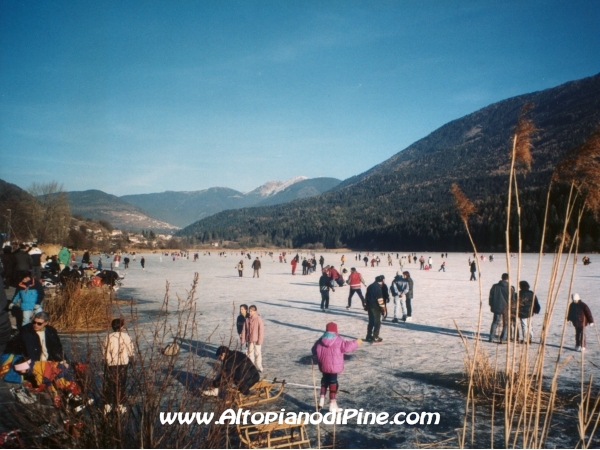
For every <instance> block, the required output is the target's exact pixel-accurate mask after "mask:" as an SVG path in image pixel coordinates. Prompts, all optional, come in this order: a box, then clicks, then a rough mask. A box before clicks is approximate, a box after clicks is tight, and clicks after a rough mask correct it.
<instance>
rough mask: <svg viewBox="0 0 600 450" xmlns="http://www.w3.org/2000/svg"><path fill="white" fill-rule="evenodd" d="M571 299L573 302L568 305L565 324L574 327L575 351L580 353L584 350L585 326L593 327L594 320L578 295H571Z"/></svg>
mask: <svg viewBox="0 0 600 450" xmlns="http://www.w3.org/2000/svg"><path fill="white" fill-rule="evenodd" d="M571 298H572V299H573V301H572V302H571V304H570V305H569V312H568V314H567V322H571V323H572V324H573V326H574V327H575V346H576V348H575V351H576V352H582V351H584V350H585V327H586V326H587V325H589V326H590V327H593V326H594V318H593V317H592V311H590V308H589V307H588V305H586V304H585V303H583V302H582V301H581V298H580V297H579V294H573V295H572V296H571Z"/></svg>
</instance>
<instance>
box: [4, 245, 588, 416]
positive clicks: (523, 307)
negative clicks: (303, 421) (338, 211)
mask: <svg viewBox="0 0 600 450" xmlns="http://www.w3.org/2000/svg"><path fill="white" fill-rule="evenodd" d="M14 253H15V258H16V260H17V261H19V260H20V261H23V260H24V259H26V258H24V257H23V255H22V254H21V255H17V254H18V253H27V254H28V255H30V257H31V259H32V264H31V267H29V268H28V270H26V272H27V274H28V275H29V276H30V277H31V280H30V281H25V283H23V279H20V280H19V282H18V283H17V284H22V285H23V286H21V291H24V290H25V291H26V290H28V289H29V286H28V285H27V283H28V282H31V286H34V284H35V280H36V278H35V276H34V274H35V273H37V271H34V266H35V264H34V263H33V261H35V260H36V259H38V258H39V259H40V260H41V258H42V257H43V252H41V251H39V249H37V250H36V247H35V246H30V248H27V247H24V248H21V247H20V248H19V249H18V250H17V251H15V252H14ZM86 253H87V252H86ZM11 254H12V252H11ZM34 255H39V257H38V256H34ZM190 255H192V257H193V260H194V261H197V260H198V258H199V255H200V253H199V252H197V253H193V254H191V253H189V252H169V253H167V252H164V253H161V256H170V257H173V258H174V261H175V259H181V258H185V259H190ZM203 255H204V256H211V254H210V252H209V251H207V252H204V253H203ZM218 255H219V256H220V257H227V256H228V255H240V256H242V259H241V260H240V262H239V263H238V264H237V265H236V269H237V270H238V275H239V276H240V277H242V276H243V271H244V260H245V259H246V258H247V259H248V260H250V261H251V264H250V265H251V267H252V269H253V271H254V275H253V277H256V278H259V274H260V269H261V267H262V265H261V258H265V257H267V258H268V257H270V258H271V260H272V261H274V253H273V252H259V253H258V254H255V255H252V254H251V253H250V252H246V251H241V252H231V251H229V252H225V251H224V252H219V253H218ZM129 256H131V257H132V259H133V261H135V260H136V255H135V253H133V254H130V255H129ZM381 256H382V258H380V255H379V254H375V253H365V254H362V253H357V254H356V255H355V256H354V259H355V261H358V262H359V261H363V262H365V266H367V265H368V263H369V262H371V264H372V267H375V264H378V261H381V260H387V262H388V266H389V267H391V266H393V265H394V258H393V253H387V254H384V253H381ZM395 256H396V258H395V259H396V261H397V263H398V265H399V266H400V270H399V271H398V272H396V275H395V276H394V278H393V279H392V281H391V282H390V285H389V287H388V285H387V284H386V279H385V276H384V275H378V276H377V277H375V279H374V281H373V282H371V283H367V281H366V280H365V279H364V277H363V276H362V275H361V274H360V272H358V270H357V269H356V267H352V268H350V270H349V271H348V269H347V268H346V262H347V260H346V256H345V255H341V257H340V260H339V263H340V266H339V270H338V268H336V267H335V266H334V265H325V264H324V263H325V260H324V257H323V256H322V255H321V256H320V257H319V258H318V259H317V257H316V255H315V254H314V253H313V252H310V253H308V254H307V255H301V254H300V253H296V255H295V256H293V257H292V259H291V265H292V274H295V272H296V270H295V269H296V267H297V265H301V266H302V269H303V270H302V273H303V275H310V274H312V273H315V272H316V268H317V264H319V265H320V266H321V277H320V279H319V289H320V292H321V303H320V309H321V310H322V311H327V310H328V309H329V292H330V291H333V292H334V291H335V288H336V287H337V288H341V287H346V286H347V287H348V289H349V292H348V300H347V306H346V308H347V309H350V308H352V299H353V298H354V297H355V296H356V297H357V298H359V299H360V301H361V306H362V308H363V309H364V310H365V311H366V313H367V316H368V325H367V336H366V338H365V339H364V340H365V341H366V342H369V343H373V344H375V343H379V342H382V340H383V339H382V337H381V336H380V331H381V322H382V321H384V320H386V318H387V316H388V308H389V309H391V308H390V307H391V305H390V303H391V300H392V299H393V319H392V323H399V322H401V321H403V322H411V321H412V306H413V305H412V300H413V296H414V280H413V279H412V278H411V276H410V272H409V271H408V270H403V269H404V267H405V266H410V265H413V264H414V267H415V268H416V267H419V269H420V270H431V269H432V267H433V258H432V256H429V255H428V256H427V258H425V256H424V255H421V256H420V258H419V257H418V256H417V254H416V253H412V254H403V255H400V254H398V253H396V255H395ZM105 257H106V259H112V263H113V265H117V266H118V264H120V263H121V261H122V262H123V263H124V264H125V268H127V267H128V265H129V263H130V262H131V261H129V258H128V256H124V255H122V254H121V253H118V254H114V255H105ZM117 257H118V258H117ZM289 257H290V255H289V254H287V253H286V252H281V253H279V258H278V259H279V262H280V263H285V262H287V258H289ZM253 258H254V259H253ZM441 258H442V265H441V266H440V269H439V271H442V270H443V271H444V272H445V263H446V261H444V259H446V258H447V254H444V253H442V254H441ZM54 259H55V260H56V262H57V266H58V268H59V269H60V268H61V267H62V266H63V264H64V267H69V265H70V263H72V262H73V261H74V255H73V253H72V252H70V251H69V250H68V249H66V248H64V249H61V252H59V254H58V255H54ZM480 260H481V261H485V260H486V258H485V257H480ZM488 260H489V261H490V262H493V260H494V257H493V255H490V256H489V258H488ZM52 261H53V259H52V257H50V258H49V262H50V263H51V262H52ZM86 261H87V262H88V264H90V263H91V258H90V257H89V254H87V255H86V254H84V257H83V259H82V263H83V262H86ZM101 261H102V259H100V260H99V265H101ZM140 262H141V265H142V267H144V258H143V257H142V258H141V260H140ZM477 262H478V261H476V260H475V259H473V260H471V259H470V258H469V261H468V263H469V267H470V271H471V275H472V278H474V277H475V273H476V272H477V270H478V269H477ZM115 263H116V264H115ZM92 265H93V264H92ZM23 267H24V266H23V265H22V264H21V265H18V264H15V265H14V267H13V269H14V270H13V272H16V271H18V270H19V269H21V270H22V271H25V270H24V269H23ZM473 268H475V269H474V270H473ZM63 270H64V269H63ZM362 287H365V288H366V292H365V294H364V295H363V291H362ZM519 288H520V290H519V291H518V293H517V292H516V290H515V288H514V287H512V286H509V280H508V275H507V274H504V275H503V277H502V280H500V282H498V283H496V284H495V285H494V286H492V288H491V290H490V300H489V304H490V310H491V312H492V314H493V321H492V326H491V329H490V337H489V340H490V342H493V341H494V340H495V338H496V337H497V335H496V331H497V330H498V329H499V328H500V327H501V328H502V330H501V332H500V338H499V339H498V341H497V342H499V343H505V342H507V341H509V340H510V339H516V340H518V341H520V342H523V341H524V340H529V341H531V338H532V331H531V322H530V320H531V318H532V317H533V315H535V314H537V313H539V312H540V308H541V307H540V303H539V300H538V299H537V296H535V295H534V294H533V292H532V291H531V290H530V286H529V284H528V282H527V281H525V280H521V281H520V283H519ZM34 290H35V289H34ZM509 296H510V298H511V302H510V306H511V307H510V308H509V302H508V297H509ZM25 297H26V295H25V294H24V293H21V294H20V297H19V299H18V300H19V301H20V302H21V303H22V304H23V303H27V301H29V300H28V299H26V298H25ZM390 312H391V311H390ZM35 313H36V311H32V313H31V314H32V315H35ZM568 321H569V322H571V323H572V324H573V326H574V327H575V338H576V349H577V350H578V351H584V350H585V327H586V326H593V325H594V322H593V317H592V313H591V311H590V309H589V307H588V306H587V305H586V304H585V303H584V302H583V301H582V300H581V298H580V297H579V295H578V294H573V296H572V303H571V305H570V306H569V312H568ZM237 325H238V334H239V338H240V345H241V348H242V353H243V355H244V356H245V357H246V358H248V360H249V361H250V363H251V364H252V366H253V367H255V368H256V370H257V371H258V372H262V371H263V364H262V346H263V343H264V337H265V330H264V323H263V321H262V318H261V317H260V314H259V313H258V311H257V308H256V306H255V305H251V306H250V307H247V306H246V305H242V307H241V308H240V316H239V317H238V323H237ZM519 336H520V338H519ZM350 343H353V344H350ZM360 343H362V340H361V339H357V340H351V341H344V340H343V339H341V338H339V335H338V334H337V324H335V323H334V322H330V323H328V324H327V326H326V330H325V333H324V335H323V336H322V337H321V338H320V339H319V340H318V341H317V342H316V343H315V346H314V347H313V354H315V356H317V357H318V361H319V368H320V369H321V372H322V373H323V377H322V382H321V399H320V404H321V406H322V405H323V402H324V398H325V395H326V392H327V390H329V393H330V408H333V409H335V408H337V404H336V403H335V398H336V393H337V391H338V382H337V375H339V374H340V373H341V371H343V364H342V366H341V368H340V366H339V364H337V363H335V364H334V362H335V361H338V362H339V355H343V353H345V352H349V351H353V349H354V348H356V346H358V345H359V344H360ZM232 352H233V351H231V350H229V349H227V350H224V349H221V353H220V356H221V358H220V359H221V360H222V361H228V360H229V359H231V358H230V357H231V355H232ZM332 352H333V353H332ZM238 353H239V352H238ZM327 358H329V359H327ZM332 361H333V362H332ZM342 361H343V357H342ZM224 364H225V363H224ZM250 386H251V385H250Z"/></svg>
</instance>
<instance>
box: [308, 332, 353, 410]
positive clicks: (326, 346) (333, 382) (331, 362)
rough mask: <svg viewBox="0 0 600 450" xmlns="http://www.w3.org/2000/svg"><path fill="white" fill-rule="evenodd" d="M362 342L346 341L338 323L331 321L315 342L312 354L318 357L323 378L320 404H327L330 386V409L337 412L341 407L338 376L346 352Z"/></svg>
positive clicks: (342, 367)
mask: <svg viewBox="0 0 600 450" xmlns="http://www.w3.org/2000/svg"><path fill="white" fill-rule="evenodd" d="M360 344H362V340H361V339H356V340H353V341H346V340H344V339H342V338H341V337H340V336H339V335H338V329H337V324H336V323H335V322H329V323H328V324H327V325H326V327H325V334H324V335H323V336H321V338H320V339H319V340H318V341H317V342H315V345H313V348H312V354H313V355H314V356H316V357H317V361H318V362H319V370H320V371H321V373H322V374H323V377H322V378H321V397H320V399H319V406H320V407H321V408H322V407H323V405H324V404H325V394H326V393H327V387H329V411H332V412H336V411H337V410H338V409H339V408H338V405H337V401H336V394H337V391H338V388H339V384H338V380H337V376H338V374H340V373H342V372H343V371H344V353H351V352H353V351H354V350H356V348H357V347H358V346H359V345H360Z"/></svg>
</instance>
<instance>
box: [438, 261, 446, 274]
mask: <svg viewBox="0 0 600 450" xmlns="http://www.w3.org/2000/svg"><path fill="white" fill-rule="evenodd" d="M440 271H443V272H445V271H446V261H444V262H442V265H441V266H440V268H439V269H438V272H440Z"/></svg>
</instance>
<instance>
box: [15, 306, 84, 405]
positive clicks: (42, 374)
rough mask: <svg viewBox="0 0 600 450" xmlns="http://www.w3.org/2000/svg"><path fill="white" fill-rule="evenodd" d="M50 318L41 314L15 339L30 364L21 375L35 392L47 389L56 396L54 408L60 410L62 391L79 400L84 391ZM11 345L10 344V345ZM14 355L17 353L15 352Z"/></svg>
mask: <svg viewBox="0 0 600 450" xmlns="http://www.w3.org/2000/svg"><path fill="white" fill-rule="evenodd" d="M49 321H50V316H48V313H46V312H44V311H40V312H38V313H36V314H35V315H34V316H33V320H32V321H31V323H29V324H27V325H24V326H23V327H22V328H21V331H20V333H19V334H18V335H17V336H16V337H15V341H17V345H18V346H19V350H20V351H21V352H22V354H23V359H24V360H25V361H26V362H28V364H27V368H24V369H23V370H22V372H21V373H23V375H24V376H25V379H26V380H27V381H29V382H31V386H32V388H34V389H36V390H43V389H47V390H48V391H50V392H51V394H53V396H54V406H55V407H57V408H59V407H60V405H61V396H60V394H59V393H58V392H59V391H65V392H69V393H70V394H71V395H74V396H79V394H80V393H81V388H80V387H79V385H77V383H75V381H73V378H72V375H71V374H70V373H69V370H68V369H69V365H68V364H67V362H66V357H65V353H64V350H63V346H62V344H61V342H60V338H59V336H58V332H57V331H56V328H54V327H52V326H50V325H49V324H48V323H49ZM9 345H10V344H9ZM13 353H14V351H13Z"/></svg>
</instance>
